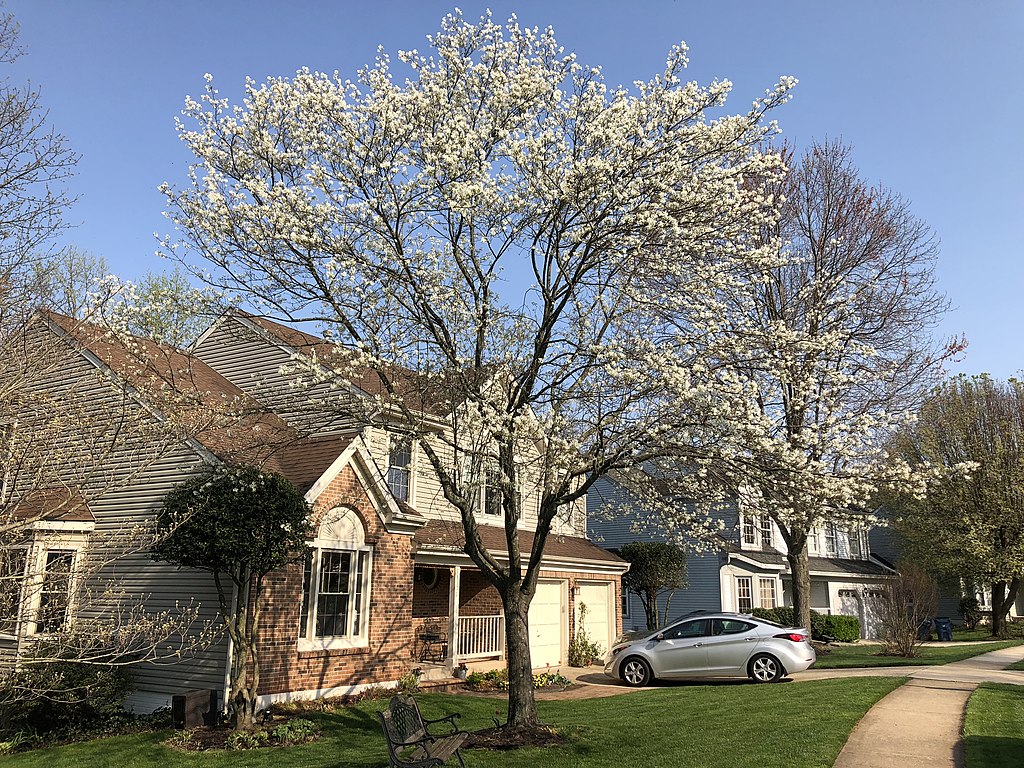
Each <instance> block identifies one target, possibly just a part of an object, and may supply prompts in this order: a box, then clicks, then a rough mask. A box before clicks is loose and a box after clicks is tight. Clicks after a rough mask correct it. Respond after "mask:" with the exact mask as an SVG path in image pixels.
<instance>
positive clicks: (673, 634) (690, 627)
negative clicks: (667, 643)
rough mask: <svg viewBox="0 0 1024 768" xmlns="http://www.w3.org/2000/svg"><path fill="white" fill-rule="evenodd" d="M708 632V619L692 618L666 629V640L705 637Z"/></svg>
mask: <svg viewBox="0 0 1024 768" xmlns="http://www.w3.org/2000/svg"><path fill="white" fill-rule="evenodd" d="M707 634H708V620H707V619H692V620H691V621H684V622H683V623H682V624H676V625H675V626H674V627H669V628H668V629H666V630H665V639H666V640H676V639H678V638H681V637H704V636H705V635H707Z"/></svg>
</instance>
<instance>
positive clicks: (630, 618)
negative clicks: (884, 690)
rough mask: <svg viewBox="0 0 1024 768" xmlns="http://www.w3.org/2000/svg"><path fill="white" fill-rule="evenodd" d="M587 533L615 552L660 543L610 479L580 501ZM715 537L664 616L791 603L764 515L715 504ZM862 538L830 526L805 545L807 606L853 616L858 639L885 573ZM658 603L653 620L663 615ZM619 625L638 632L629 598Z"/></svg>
mask: <svg viewBox="0 0 1024 768" xmlns="http://www.w3.org/2000/svg"><path fill="white" fill-rule="evenodd" d="M587 506H588V509H589V510H590V512H589V515H588V521H587V530H588V535H589V536H590V538H591V539H592V540H593V541H595V542H597V543H599V544H600V545H601V546H602V547H606V548H608V549H610V550H616V549H618V548H619V547H621V546H622V545H624V544H628V543H629V542H631V541H659V540H664V532H663V531H662V530H660V529H659V527H658V526H657V524H652V523H651V521H650V520H649V519H648V516H647V515H646V514H645V513H644V510H643V509H641V508H638V506H637V505H636V504H635V503H634V502H633V501H632V500H631V498H630V494H629V491H628V490H627V489H626V488H625V487H624V486H623V485H622V484H621V483H620V482H618V481H617V480H616V479H615V478H613V477H605V478H601V479H599V480H597V481H596V482H595V483H594V485H593V486H592V487H591V491H590V493H589V495H588V498H587ZM714 514H716V515H718V516H719V517H720V518H721V521H722V525H723V529H722V533H721V536H720V537H719V539H718V540H717V541H715V542H713V543H711V544H705V545H704V549H705V550H707V551H702V552H691V553H690V554H689V557H688V563H687V581H688V585H687V587H686V588H685V589H679V590H676V592H675V593H674V595H673V596H672V598H671V604H670V616H671V617H675V616H680V615H682V614H684V613H687V612H689V611H694V610H706V611H735V612H737V613H750V612H751V611H753V610H754V609H755V608H775V607H778V606H784V605H792V603H793V600H792V591H791V590H792V579H791V577H790V571H789V566H788V564H787V562H786V545H785V542H784V541H783V540H782V536H781V535H780V534H779V531H778V528H777V527H776V526H775V524H774V523H773V522H772V520H771V519H770V518H769V517H768V516H767V515H759V516H747V515H743V514H742V513H741V511H740V510H738V509H737V507H736V504H734V503H728V504H724V505H722V506H721V507H720V508H719V509H718V510H717V511H716V512H715V513H714ZM867 539H868V537H867V536H866V532H865V531H864V530H861V529H844V528H837V527H835V526H830V527H828V528H826V529H824V530H820V531H816V532H815V533H814V534H812V536H811V539H810V571H811V608H812V609H813V610H815V611H818V612H819V613H825V614H843V615H848V616H856V617H858V618H859V619H860V622H861V634H862V636H863V637H865V638H870V637H875V636H877V631H878V625H877V609H876V607H875V605H874V601H875V600H877V599H878V598H879V590H880V584H881V582H882V581H883V580H884V579H885V578H886V577H887V576H889V575H891V574H892V572H893V571H892V569H891V568H890V567H888V566H887V565H886V564H884V563H883V562H881V561H880V560H879V559H878V558H875V557H873V556H872V553H871V551H870V549H869V546H868V540H867ZM664 599H665V598H662V602H661V605H660V610H659V615H663V611H664ZM622 611H623V626H624V627H626V628H627V629H644V628H645V626H646V623H645V617H644V610H643V605H642V604H641V603H640V598H639V597H638V596H637V595H634V594H626V595H624V597H623V603H622Z"/></svg>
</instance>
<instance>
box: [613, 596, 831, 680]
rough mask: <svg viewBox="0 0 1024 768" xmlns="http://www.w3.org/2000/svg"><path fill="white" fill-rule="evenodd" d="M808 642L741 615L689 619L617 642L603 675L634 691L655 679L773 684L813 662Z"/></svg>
mask: <svg viewBox="0 0 1024 768" xmlns="http://www.w3.org/2000/svg"><path fill="white" fill-rule="evenodd" d="M810 641H811V635H810V632H808V631H807V630H806V629H799V628H795V627H783V626H782V625H779V624H776V623H774V622H771V621H766V620H764V619H757V618H754V617H753V616H747V615H745V614H738V613H715V614H704V615H701V616H692V615H691V616H686V617H683V618H682V619H678V620H677V621H676V622H674V623H672V624H669V625H668V626H666V627H664V628H663V629H658V630H655V631H653V632H646V633H644V634H642V635H640V636H638V637H635V638H632V639H630V640H626V641H623V642H620V643H616V644H615V645H614V646H612V648H611V650H610V651H609V653H608V657H607V659H606V661H605V666H604V672H605V674H606V675H609V676H611V677H615V678H619V679H621V680H622V681H623V682H624V683H625V684H626V685H629V686H634V687H639V686H644V685H650V683H651V682H652V681H653V680H655V679H665V680H672V679H686V678H694V677H737V676H746V677H749V678H750V679H751V680H753V681H754V682H757V683H774V682H776V681H777V680H780V679H782V678H783V677H784V676H786V675H787V674H792V673H794V672H802V671H803V670H805V669H807V668H808V667H810V666H811V665H812V664H814V662H815V659H816V655H815V653H814V648H813V647H812V646H811V642H810Z"/></svg>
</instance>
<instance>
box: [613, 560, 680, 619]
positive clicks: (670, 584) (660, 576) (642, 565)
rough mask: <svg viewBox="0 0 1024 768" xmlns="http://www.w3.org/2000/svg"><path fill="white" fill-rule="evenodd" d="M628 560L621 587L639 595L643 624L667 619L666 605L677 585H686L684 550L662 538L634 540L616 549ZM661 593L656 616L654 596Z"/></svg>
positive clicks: (669, 603) (656, 606)
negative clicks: (661, 610)
mask: <svg viewBox="0 0 1024 768" xmlns="http://www.w3.org/2000/svg"><path fill="white" fill-rule="evenodd" d="M619 555H621V556H622V558H623V559H624V560H627V561H629V570H628V571H627V572H626V573H625V575H623V577H622V588H623V589H628V590H630V591H631V592H635V593H636V594H638V595H639V596H640V602H641V603H643V606H644V614H645V615H646V617H647V628H648V629H655V628H656V627H658V626H660V625H661V624H667V623H668V612H669V606H670V605H671V604H672V595H673V594H675V591H676V590H677V589H682V588H683V587H685V586H686V552H685V551H684V550H683V549H682V548H680V547H677V546H675V545H672V544H667V543H665V542H663V541H634V542H632V543H631V544H626V545H625V546H624V547H622V549H621V550H619ZM662 594H665V610H664V613H663V614H662V616H661V617H660V619H659V617H658V597H659V596H660V595H662Z"/></svg>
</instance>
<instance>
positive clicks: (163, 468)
mask: <svg viewBox="0 0 1024 768" xmlns="http://www.w3.org/2000/svg"><path fill="white" fill-rule="evenodd" d="M202 466H203V464H202V462H201V461H200V460H199V457H198V456H197V455H196V454H195V453H194V452H192V451H189V450H188V449H184V448H183V449H180V450H178V451H175V452H169V453H168V454H166V455H164V456H162V457H160V458H159V459H158V460H156V461H154V462H152V463H151V464H149V465H148V466H147V467H146V468H145V470H144V471H142V472H141V473H139V474H138V475H136V476H135V477H134V478H132V479H131V480H130V481H129V482H128V483H126V484H125V485H124V486H122V487H119V488H117V489H114V490H112V491H110V492H109V493H106V494H104V495H103V496H101V497H100V498H99V499H96V500H95V501H93V502H91V503H90V507H91V509H92V511H93V515H94V516H95V518H96V528H95V530H94V531H93V533H92V536H91V537H90V544H89V555H90V557H92V558H99V557H104V558H108V557H109V556H110V555H111V554H112V553H114V552H115V548H116V547H117V546H118V538H119V536H120V534H121V533H122V532H123V531H125V530H130V529H133V528H134V529H143V528H145V527H146V526H148V525H149V524H150V523H151V521H152V520H153V519H154V517H155V515H156V514H157V512H158V511H159V509H160V506H161V504H162V502H163V498H164V496H165V495H166V494H167V492H168V491H170V490H171V489H172V488H174V487H175V486H176V485H178V484H179V483H181V482H182V481H184V480H186V479H188V477H190V476H191V475H192V474H193V473H194V472H195V471H196V470H197V469H198V468H200V467H202ZM108 543H109V546H108ZM93 586H94V588H97V587H98V588H100V589H104V588H105V589H114V590H115V591H120V592H123V593H124V594H125V595H126V598H127V600H126V601H127V602H128V603H129V604H131V603H132V602H134V600H136V599H138V598H140V597H144V600H145V606H146V610H147V611H150V612H152V613H158V612H162V611H167V612H169V613H170V614H171V615H174V614H175V613H176V612H177V611H178V609H179V608H180V607H189V606H191V607H195V608H197V609H198V610H199V616H198V619H197V621H196V622H195V623H194V624H193V626H192V628H191V629H192V635H193V636H198V635H199V633H201V631H202V629H203V626H204V625H209V626H211V627H214V628H216V632H217V634H218V635H220V636H219V639H218V640H217V641H216V642H215V643H213V644H211V645H206V646H204V647H202V648H199V649H197V650H196V652H194V653H193V652H190V653H188V654H187V655H186V656H185V657H184V658H181V659H178V660H173V663H172V664H168V663H167V662H166V661H165V662H161V663H159V664H146V663H144V664H139V665H137V666H134V667H132V670H131V671H132V675H133V677H134V680H135V685H136V688H137V689H138V691H139V692H140V693H148V694H166V696H167V697H169V696H170V695H171V694H174V693H178V692H180V691H183V690H188V689H192V688H216V689H218V690H220V689H222V688H223V686H224V672H225V659H226V655H227V641H226V639H225V638H224V637H223V635H222V633H221V632H220V622H221V620H220V614H219V609H218V599H217V591H216V587H215V586H214V583H213V579H212V577H211V575H210V574H209V573H207V572H205V571H199V570H195V569H191V568H179V567H177V566H174V565H171V564H169V563H163V562H158V561H154V560H153V559H152V558H151V557H150V556H149V554H148V553H147V552H145V551H133V552H128V553H126V554H123V555H120V556H118V557H116V558H115V559H113V561H112V562H110V563H108V564H107V565H105V566H103V567H101V568H100V569H99V570H98V571H97V573H96V576H95V577H94V578H93ZM168 703H169V701H168Z"/></svg>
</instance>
